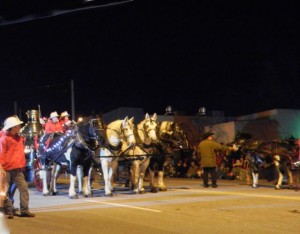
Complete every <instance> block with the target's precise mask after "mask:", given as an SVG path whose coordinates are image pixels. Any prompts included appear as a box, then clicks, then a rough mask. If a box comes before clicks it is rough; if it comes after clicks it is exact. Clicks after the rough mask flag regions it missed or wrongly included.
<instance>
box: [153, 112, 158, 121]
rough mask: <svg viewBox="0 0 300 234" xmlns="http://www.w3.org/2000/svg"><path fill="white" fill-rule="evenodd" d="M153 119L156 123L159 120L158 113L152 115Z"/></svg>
mask: <svg viewBox="0 0 300 234" xmlns="http://www.w3.org/2000/svg"><path fill="white" fill-rule="evenodd" d="M152 119H153V120H154V121H156V120H157V114H156V113H154V114H153V115H152Z"/></svg>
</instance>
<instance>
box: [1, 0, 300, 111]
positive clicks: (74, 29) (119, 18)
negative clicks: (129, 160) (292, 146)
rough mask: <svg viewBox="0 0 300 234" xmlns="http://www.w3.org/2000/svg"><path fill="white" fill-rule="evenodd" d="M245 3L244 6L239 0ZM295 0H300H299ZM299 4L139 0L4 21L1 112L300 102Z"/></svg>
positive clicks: (244, 107) (255, 107)
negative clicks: (72, 87) (72, 96)
mask: <svg viewBox="0 0 300 234" xmlns="http://www.w3.org/2000/svg"><path fill="white" fill-rule="evenodd" d="M237 2H238V3H237ZM295 2H296V1H295ZM299 8H300V7H299V3H295V4H294V3H292V2H289V1H287V2H286V1H270V2H269V1H254V2H253V1H251V2H249V3H245V1H234V3H233V2H232V3H231V2H230V1H210V0H204V1H201V0H197V1H192V0H189V1H187V0H172V1H168V0H163V1H162V0H161V1H151V0H148V1H147V0H144V1H138V0H136V1H134V2H132V3H128V4H123V5H119V6H114V7H106V8H98V9H94V10H86V11H81V12H78V13H72V14H66V15H61V16H56V17H51V18H47V19H41V20H35V21H31V22H24V23H21V24H13V25H7V26H0V76H1V85H0V90H1V94H2V95H1V100H0V110H1V112H2V114H1V115H7V114H10V112H13V102H14V101H17V103H18V107H19V108H20V109H21V110H22V111H26V110H28V109H36V108H37V105H38V104H40V105H41V108H42V112H43V114H44V115H49V113H50V112H51V111H53V110H57V111H58V112H61V111H64V110H68V111H71V105H70V103H71V101H70V87H69V86H70V80H74V84H75V101H76V103H75V104H76V112H78V113H90V111H92V110H94V111H96V112H102V113H105V112H107V111H110V110H113V109H116V108H119V107H139V108H144V110H145V111H146V112H149V113H150V114H152V113H154V112H156V113H158V114H163V113H164V111H165V107H166V106H167V105H171V106H173V109H174V110H179V111H185V112H186V113H187V114H196V113H197V112H198V109H199V108H200V107H202V106H204V107H206V109H208V110H223V111H224V112H225V114H226V115H231V116H235V115H243V114H250V113H254V112H257V111H263V110H268V109H273V108H291V109H300V92H299V90H300V77H299V75H300V69H299V65H300V63H299V55H300V51H299V49H300V46H299V41H300V40H299V29H300V25H299V22H300V21H299Z"/></svg>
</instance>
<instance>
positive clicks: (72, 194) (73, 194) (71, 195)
mask: <svg viewBox="0 0 300 234" xmlns="http://www.w3.org/2000/svg"><path fill="white" fill-rule="evenodd" d="M77 166H78V165H74V164H73V163H72V162H71V164H70V168H71V171H70V188H69V198H71V199H76V198H78V195H77V193H76V191H75V184H76V178H77V177H76V171H77Z"/></svg>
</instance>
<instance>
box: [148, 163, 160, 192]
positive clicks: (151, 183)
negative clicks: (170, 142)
mask: <svg viewBox="0 0 300 234" xmlns="http://www.w3.org/2000/svg"><path fill="white" fill-rule="evenodd" d="M154 177H155V172H154V170H152V168H151V165H150V167H149V178H150V191H151V193H157V192H158V191H157V189H156V188H155V185H154Z"/></svg>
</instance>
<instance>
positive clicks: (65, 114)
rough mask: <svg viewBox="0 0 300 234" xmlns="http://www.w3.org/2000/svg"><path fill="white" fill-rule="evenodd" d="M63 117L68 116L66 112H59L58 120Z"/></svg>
mask: <svg viewBox="0 0 300 234" xmlns="http://www.w3.org/2000/svg"><path fill="white" fill-rule="evenodd" d="M65 116H70V115H69V113H68V111H64V112H61V114H60V118H62V117H65Z"/></svg>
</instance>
